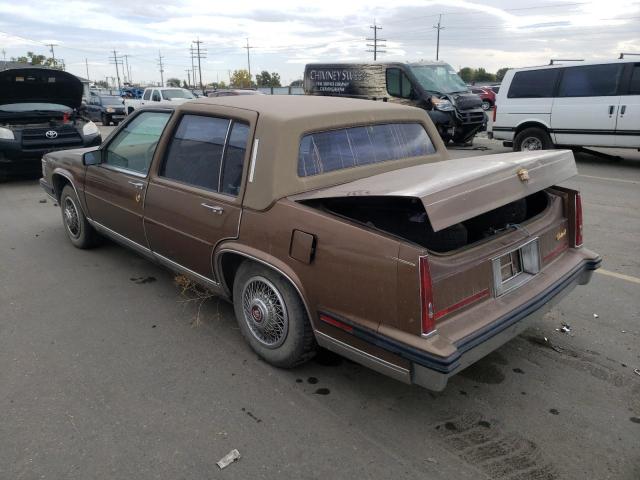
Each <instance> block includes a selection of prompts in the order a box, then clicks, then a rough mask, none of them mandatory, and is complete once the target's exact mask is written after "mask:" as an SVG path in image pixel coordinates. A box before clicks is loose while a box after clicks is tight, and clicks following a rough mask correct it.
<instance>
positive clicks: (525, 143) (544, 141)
mask: <svg viewBox="0 0 640 480" xmlns="http://www.w3.org/2000/svg"><path fill="white" fill-rule="evenodd" d="M553 147H554V145H553V142H552V141H551V137H550V136H549V134H548V133H547V132H546V131H545V130H543V129H542V128H538V127H530V128H525V129H524V130H522V131H521V132H520V133H518V134H517V135H516V138H515V139H514V141H513V150H514V151H516V152H522V151H532V150H551V149H552V148H553Z"/></svg>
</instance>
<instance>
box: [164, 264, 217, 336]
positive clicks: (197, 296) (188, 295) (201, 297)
mask: <svg viewBox="0 0 640 480" xmlns="http://www.w3.org/2000/svg"><path fill="white" fill-rule="evenodd" d="M173 281H174V282H175V284H176V285H177V286H178V288H180V289H181V291H180V295H181V296H182V297H184V298H185V300H183V303H184V304H185V305H186V304H189V303H195V304H196V305H197V307H198V309H197V311H196V314H195V318H194V319H193V320H192V321H191V325H192V326H193V327H199V326H200V324H201V323H202V322H201V320H200V311H201V310H202V305H204V303H205V302H206V301H207V300H209V299H212V298H215V295H214V294H213V292H211V291H210V290H207V289H205V288H204V287H202V286H201V285H199V284H198V283H196V282H194V281H193V280H191V279H190V278H189V277H187V276H185V275H176V276H175V277H174V278H173ZM215 318H216V319H219V318H220V303H219V302H216V313H215Z"/></svg>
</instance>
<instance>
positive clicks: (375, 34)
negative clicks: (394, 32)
mask: <svg viewBox="0 0 640 480" xmlns="http://www.w3.org/2000/svg"><path fill="white" fill-rule="evenodd" d="M369 28H371V29H372V30H373V38H367V41H368V42H373V43H372V44H371V43H367V47H373V50H367V52H373V61H374V62H375V61H376V60H377V59H378V53H386V51H385V50H380V49H379V48H378V43H379V42H386V40H384V39H381V38H378V30H382V27H378V26H377V25H376V21H375V20H374V21H373V25H371V26H370V27H369ZM380 46H381V47H383V48H384V47H386V45H380Z"/></svg>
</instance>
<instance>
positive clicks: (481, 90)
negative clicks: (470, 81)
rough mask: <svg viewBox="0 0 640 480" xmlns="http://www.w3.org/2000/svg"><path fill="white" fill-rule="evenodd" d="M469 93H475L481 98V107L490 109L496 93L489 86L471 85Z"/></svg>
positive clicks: (494, 101) (493, 103) (494, 102)
mask: <svg viewBox="0 0 640 480" xmlns="http://www.w3.org/2000/svg"><path fill="white" fill-rule="evenodd" d="M471 93H475V94H476V95H478V96H479V97H480V100H482V109H483V110H485V111H486V110H490V109H491V108H493V106H494V105H495V104H496V94H495V93H494V91H493V90H491V88H489V87H471Z"/></svg>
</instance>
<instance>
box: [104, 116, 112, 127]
mask: <svg viewBox="0 0 640 480" xmlns="http://www.w3.org/2000/svg"><path fill="white" fill-rule="evenodd" d="M109 123H111V122H109V117H107V116H106V115H105V114H103V115H102V125H104V126H105V127H108V126H109Z"/></svg>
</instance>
